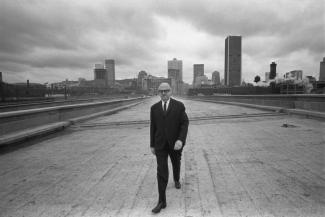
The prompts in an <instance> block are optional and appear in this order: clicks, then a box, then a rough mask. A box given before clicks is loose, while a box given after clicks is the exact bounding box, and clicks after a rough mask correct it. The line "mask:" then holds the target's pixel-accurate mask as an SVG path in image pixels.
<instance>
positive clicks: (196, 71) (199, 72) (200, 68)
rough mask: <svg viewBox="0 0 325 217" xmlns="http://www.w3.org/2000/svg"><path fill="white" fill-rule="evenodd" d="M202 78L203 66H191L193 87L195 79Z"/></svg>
mask: <svg viewBox="0 0 325 217" xmlns="http://www.w3.org/2000/svg"><path fill="white" fill-rule="evenodd" d="M201 76H204V64H193V85H194V84H195V81H196V78H197V77H201Z"/></svg>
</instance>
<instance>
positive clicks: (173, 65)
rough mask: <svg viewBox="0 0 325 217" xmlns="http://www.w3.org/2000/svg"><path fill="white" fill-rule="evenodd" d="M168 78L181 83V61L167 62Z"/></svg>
mask: <svg viewBox="0 0 325 217" xmlns="http://www.w3.org/2000/svg"><path fill="white" fill-rule="evenodd" d="M168 78H172V79H175V80H176V81H183V61H182V60H177V59H176V58H174V59H173V60H168Z"/></svg>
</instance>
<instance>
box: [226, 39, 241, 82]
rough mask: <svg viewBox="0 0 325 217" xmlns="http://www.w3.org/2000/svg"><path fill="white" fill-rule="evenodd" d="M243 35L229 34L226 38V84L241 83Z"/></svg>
mask: <svg viewBox="0 0 325 217" xmlns="http://www.w3.org/2000/svg"><path fill="white" fill-rule="evenodd" d="M241 68H242V66H241V36H228V37H227V38H226V40H225V77H224V79H225V85H227V86H235V85H240V84H241Z"/></svg>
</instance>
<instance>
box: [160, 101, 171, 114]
mask: <svg viewBox="0 0 325 217" xmlns="http://www.w3.org/2000/svg"><path fill="white" fill-rule="evenodd" d="M169 102H170V98H169V99H168V100H167V102H166V111H167V110H168V106H169ZM164 104H165V102H164V101H162V100H161V105H162V109H163V111H164Z"/></svg>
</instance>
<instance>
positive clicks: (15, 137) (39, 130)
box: [0, 102, 142, 146]
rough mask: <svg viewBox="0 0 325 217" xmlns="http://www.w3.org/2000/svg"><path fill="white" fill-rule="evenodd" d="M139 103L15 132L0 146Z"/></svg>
mask: <svg viewBox="0 0 325 217" xmlns="http://www.w3.org/2000/svg"><path fill="white" fill-rule="evenodd" d="M140 103H142V102H136V103H132V104H129V105H124V106H119V107H116V108H113V109H110V110H106V111H103V112H97V113H94V114H91V115H85V116H81V117H78V118H73V119H69V120H67V121H62V122H56V123H51V124H47V125H43V126H39V127H34V128H31V129H27V130H23V131H20V132H17V133H10V134H8V135H6V136H1V137H0V146H4V145H11V144H16V143H21V142H24V141H27V140H30V139H34V138H36V137H41V136H45V135H48V134H50V133H54V132H58V131H61V130H64V129H65V128H67V127H69V126H70V125H73V124H76V123H78V122H82V121H86V120H89V119H91V118H95V117H99V116H103V115H111V114H114V113H116V112H118V111H121V110H124V109H128V108H130V107H132V106H136V105H138V104H140Z"/></svg>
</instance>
